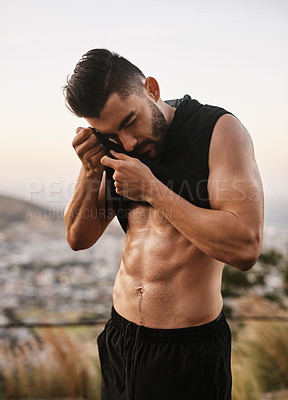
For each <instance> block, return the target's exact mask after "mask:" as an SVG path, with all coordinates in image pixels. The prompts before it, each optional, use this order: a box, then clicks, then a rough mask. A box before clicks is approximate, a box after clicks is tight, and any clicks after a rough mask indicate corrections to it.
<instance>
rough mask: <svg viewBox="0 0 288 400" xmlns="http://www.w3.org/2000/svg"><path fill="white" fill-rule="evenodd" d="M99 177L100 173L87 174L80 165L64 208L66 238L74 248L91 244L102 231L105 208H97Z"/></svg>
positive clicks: (81, 247)
mask: <svg viewBox="0 0 288 400" xmlns="http://www.w3.org/2000/svg"><path fill="white" fill-rule="evenodd" d="M101 179H102V173H99V174H95V175H93V176H91V175H90V176H89V175H87V173H86V171H85V169H84V168H83V167H82V168H81V170H80V174H79V177H78V180H77V183H76V186H75V190H74V193H73V196H72V198H71V200H70V202H69V203H68V205H67V207H66V209H65V213H64V222H65V225H66V232H67V234H66V239H67V241H68V243H69V245H70V246H71V247H72V248H73V249H74V250H81V249H85V248H88V247H90V246H92V245H93V244H94V243H95V242H96V241H97V239H98V238H99V237H100V236H101V235H102V233H103V228H102V224H103V221H104V215H105V210H102V209H100V208H99V201H98V194H99V189H100V184H101Z"/></svg>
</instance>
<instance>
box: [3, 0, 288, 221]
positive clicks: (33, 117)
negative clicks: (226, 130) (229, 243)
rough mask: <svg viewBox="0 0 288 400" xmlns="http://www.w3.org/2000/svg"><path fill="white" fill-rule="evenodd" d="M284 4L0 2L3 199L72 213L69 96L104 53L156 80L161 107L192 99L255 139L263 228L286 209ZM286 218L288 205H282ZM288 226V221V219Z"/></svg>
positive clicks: (263, 0)
mask: <svg viewBox="0 0 288 400" xmlns="http://www.w3.org/2000/svg"><path fill="white" fill-rule="evenodd" d="M287 38H288V2H287V1H286V0H273V1H272V0H271V1H267V0H253V1H248V0H242V1H236V0H218V1H217V2H216V1H215V0H202V1H201V2H199V1H198V0H197V1H194V0H178V1H176V2H175V1H173V2H172V1H171V0H159V1H152V0H147V1H145V2H144V1H141V2H140V1H137V0H134V1H128V0H122V1H116V0H112V1H108V0H107V1H101V2H100V1H97V0H94V1H92V0H82V1H81V2H80V1H74V0H69V1H68V0H50V1H49V2H48V1H39V0H25V1H23V0H22V1H20V0H1V1H0V68H1V74H0V88H1V90H0V118H1V119H0V120H1V125H0V133H1V146H0V167H1V168H0V194H5V195H13V196H16V197H18V198H22V199H25V200H28V201H35V202H40V203H45V204H46V205H47V206H49V205H51V206H55V205H57V204H58V205H65V204H66V203H67V202H68V200H69V198H70V197H71V194H72V192H73V187H74V185H75V182H76V179H77V175H78V172H79V169H80V166H81V164H80V160H79V159H78V157H77V156H76V153H75V152H74V149H73V148H72V145H71V144H72V140H73V138H74V136H75V131H76V128H77V127H78V126H87V125H88V124H87V122H86V121H85V120H84V119H79V118H77V117H75V116H73V115H72V114H71V113H70V112H69V111H68V110H67V109H66V108H65V102H64V96H63V93H62V87H63V85H65V83H66V77H67V76H68V75H69V74H72V73H73V69H74V67H75V65H76V63H77V62H78V61H79V59H80V58H81V56H82V55H83V54H85V53H86V52H87V51H88V50H90V49H92V48H97V47H98V48H108V49H110V50H113V51H116V52H117V53H119V54H121V55H123V56H124V57H126V58H127V59H129V60H130V61H131V62H133V63H134V64H136V65H137V66H138V67H139V68H140V69H141V70H142V71H143V73H144V74H145V75H146V76H154V77H155V78H156V79H157V80H158V82H159V84H160V91H161V98H162V99H164V100H165V99H171V98H179V97H183V95H184V94H186V93H188V94H190V95H191V97H192V98H195V99H197V100H198V101H200V102H201V103H204V104H212V105H218V106H221V107H223V108H225V109H226V110H229V111H231V112H232V113H233V114H234V115H236V116H237V117H238V118H239V119H240V120H241V122H242V123H243V124H244V125H245V127H246V128H247V129H248V131H249V133H250V135H251V138H252V140H253V144H254V153H255V158H256V162H257V165H258V168H259V171H260V175H261V178H262V183H263V187H264V194H265V213H266V214H265V218H267V221H268V220H269V218H270V213H271V212H272V213H273V212H274V211H275V210H276V209H277V212H278V214H277V215H278V218H279V219H280V221H281V219H282V217H283V216H282V213H281V212H280V214H279V207H280V209H281V210H283V212H285V210H284V208H285V206H286V204H288V155H287V148H288V121H287V109H288V101H287V93H288V51H287V48H288V46H287V44H288V43H287V42H288V39H287ZM286 209H287V210H286V217H287V216H288V207H287V206H286ZM287 223H288V218H287Z"/></svg>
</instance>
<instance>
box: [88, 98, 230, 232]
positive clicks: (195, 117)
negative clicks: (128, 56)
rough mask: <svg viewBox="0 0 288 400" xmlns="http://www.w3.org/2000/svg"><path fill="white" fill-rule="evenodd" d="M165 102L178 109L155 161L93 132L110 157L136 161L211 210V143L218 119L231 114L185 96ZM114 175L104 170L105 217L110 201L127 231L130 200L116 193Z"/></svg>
mask: <svg viewBox="0 0 288 400" xmlns="http://www.w3.org/2000/svg"><path fill="white" fill-rule="evenodd" d="M166 102H167V103H168V104H169V105H172V106H174V107H175V106H176V107H177V109H176V111H175V114H174V118H173V120H172V122H171V124H170V126H169V128H168V130H167V132H166V134H165V137H164V141H163V151H162V154H161V157H160V159H159V160H158V161H157V162H156V161H150V160H147V159H145V158H144V157H141V156H140V155H138V154H136V153H134V152H133V151H132V152H127V151H125V149H124V148H123V147H121V146H119V145H117V144H115V143H113V142H111V141H109V140H108V139H106V138H104V137H103V136H102V135H101V133H100V132H99V131H97V130H96V129H94V132H95V134H96V135H97V137H98V139H99V140H100V142H101V143H102V144H103V146H104V148H105V150H106V153H107V154H108V155H109V156H110V157H113V156H112V155H111V154H110V153H109V151H110V150H111V149H113V150H115V151H117V152H122V153H125V154H127V155H129V156H131V157H136V158H138V159H139V160H140V161H142V162H143V163H144V164H146V165H147V166H148V167H149V168H150V169H151V171H152V173H153V174H154V175H155V176H156V178H158V179H159V180H160V181H161V182H162V183H164V184H165V185H166V186H167V187H168V188H170V189H171V190H173V191H174V192H175V193H177V194H179V195H180V196H181V197H183V198H184V199H186V200H187V201H189V202H190V203H192V204H194V205H196V206H198V207H202V208H211V206H210V203H209V196H208V191H207V181H208V176H209V166H208V157H209V147H210V141H211V137H212V132H213V129H214V126H215V124H216V122H217V120H218V119H219V118H220V117H221V116H222V115H224V114H231V113H230V112H229V111H226V110H224V109H223V108H221V107H216V106H211V105H207V104H205V105H203V104H201V103H199V102H198V101H197V100H192V99H191V98H190V96H188V95H185V96H184V98H183V99H177V100H167V101H166ZM113 173H114V170H113V169H112V168H108V167H106V216H107V214H108V212H109V210H108V200H111V201H112V204H113V207H114V210H115V212H116V216H117V218H118V220H119V222H120V224H121V226H122V228H123V230H124V232H126V231H127V224H128V213H129V211H130V209H131V202H132V203H133V201H131V200H129V199H127V198H125V197H123V196H120V195H118V194H117V193H116V191H115V186H114V180H113V178H112V175H113ZM137 203H141V204H145V202H137ZM146 204H147V205H148V203H146Z"/></svg>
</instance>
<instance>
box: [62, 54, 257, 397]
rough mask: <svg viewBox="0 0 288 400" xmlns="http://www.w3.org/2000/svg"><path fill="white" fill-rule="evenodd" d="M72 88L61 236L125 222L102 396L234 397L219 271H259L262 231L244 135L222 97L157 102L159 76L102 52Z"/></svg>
mask: <svg viewBox="0 0 288 400" xmlns="http://www.w3.org/2000/svg"><path fill="white" fill-rule="evenodd" d="M65 95H66V101H67V103H68V106H69V108H70V110H72V111H73V112H74V113H75V114H76V115H78V116H79V117H84V118H85V119H86V120H87V122H88V124H89V125H90V127H88V128H77V135H76V137H75V138H74V140H73V147H74V149H75V151H76V153H77V155H78V157H79V158H80V160H81V161H82V167H81V171H80V174H79V178H78V181H77V184H76V188H75V192H74V194H73V196H72V199H71V201H70V202H69V204H68V205H67V207H66V210H65V216H64V218H65V224H66V228H67V241H68V243H69V245H70V246H71V247H72V249H74V250H80V249H86V248H88V247H90V246H92V245H93V244H94V243H95V242H96V241H97V240H98V239H99V238H100V236H101V235H102V234H103V232H104V231H105V229H106V227H107V226H108V224H109V223H110V222H111V220H112V219H113V218H114V216H115V215H117V218H118V219H119V221H120V223H121V226H122V227H123V229H124V230H125V232H126V236H125V242H124V248H123V255H122V260H121V265H120V269H119V272H118V274H117V277H116V281H115V285H114V291H113V307H112V315H111V319H110V320H109V321H108V322H107V324H106V326H105V329H104V331H103V332H102V333H101V334H100V336H99V337H98V346H99V354H100V362H101V369H102V400H106V399H107V400H108V399H109V400H112V399H135V400H138V399H139V400H140V399H143V400H154V399H155V400H156V399H157V400H164V399H165V400H167V399H168V400H169V399H173V400H175V399H181V400H188V399H193V400H206V399H213V400H214V399H218V400H228V399H231V368H230V356H231V332H230V328H229V326H228V324H227V322H226V320H225V316H224V314H223V312H222V306H223V302H222V297H221V276H222V270H223V266H224V264H225V263H227V264H229V265H231V266H233V267H235V268H237V269H239V270H242V271H246V270H249V269H250V268H252V266H253V265H254V264H255V263H256V261H257V259H258V257H259V255H260V251H261V246H262V232H263V190H262V184H261V178H260V175H259V172H258V168H257V165H256V162H255V158H254V152H253V143H252V140H251V137H250V136H249V133H248V132H247V130H246V129H245V128H244V126H243V125H242V124H241V122H240V121H239V120H238V119H237V118H236V117H234V116H233V115H232V114H231V113H228V112H227V111H225V110H224V109H221V108H219V107H213V106H208V105H205V106H204V105H201V104H200V103H198V102H197V101H196V100H191V99H190V97H189V96H185V99H184V100H183V101H177V102H174V103H173V102H169V101H168V102H164V101H162V99H161V98H160V89H159V85H158V83H157V81H156V80H155V79H154V78H152V77H147V78H146V77H145V76H144V75H143V74H142V72H141V71H140V70H139V69H138V68H137V67H135V66H134V65H133V64H131V63H130V62H129V61H127V60H126V59H124V58H123V57H120V56H118V55H117V54H115V53H111V52H110V51H108V50H104V49H95V50H91V51H89V52H88V53H87V54H86V55H84V56H83V57H82V59H81V60H80V61H79V63H78V64H77V66H76V68H75V70H74V74H73V75H72V77H71V78H70V79H69V80H68V83H67V85H66V87H65ZM171 104H172V105H173V104H174V105H175V106H177V108H176V107H173V106H171ZM107 143H108V146H107ZM109 143H111V147H110V148H109ZM113 146H114V147H113ZM115 146H116V147H115ZM111 148H114V149H115V148H116V149H117V150H118V151H117V152H115V151H113V150H111ZM105 168H106V171H104V169H105ZM111 171H112V174H111ZM109 174H110V175H109ZM108 186H109V190H107V189H108ZM113 190H114V191H113ZM123 204H124V205H123ZM121 213H122V215H121ZM123 213H124V214H123Z"/></svg>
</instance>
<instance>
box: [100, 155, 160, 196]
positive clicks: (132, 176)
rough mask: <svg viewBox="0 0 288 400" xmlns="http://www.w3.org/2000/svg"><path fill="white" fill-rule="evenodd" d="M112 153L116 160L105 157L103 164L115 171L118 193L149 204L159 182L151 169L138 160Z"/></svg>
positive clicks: (102, 159) (114, 177)
mask: <svg viewBox="0 0 288 400" xmlns="http://www.w3.org/2000/svg"><path fill="white" fill-rule="evenodd" d="M110 153H111V154H112V155H113V156H114V157H115V159H113V158H110V157H108V156H104V157H103V158H101V163H102V164H103V165H106V166H107V167H110V168H113V169H114V170H115V172H114V174H113V179H114V180H115V187H116V192H117V193H118V194H120V195H122V196H124V197H127V198H128V199H130V200H134V201H148V202H149V198H150V196H151V192H152V190H153V188H154V187H155V184H156V182H157V178H156V177H155V176H154V175H153V174H152V172H151V170H150V168H148V167H147V165H145V164H143V163H142V162H141V161H140V160H138V159H137V158H134V157H129V156H127V155H126V154H123V153H116V152H115V151H113V150H111V151H110Z"/></svg>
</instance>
